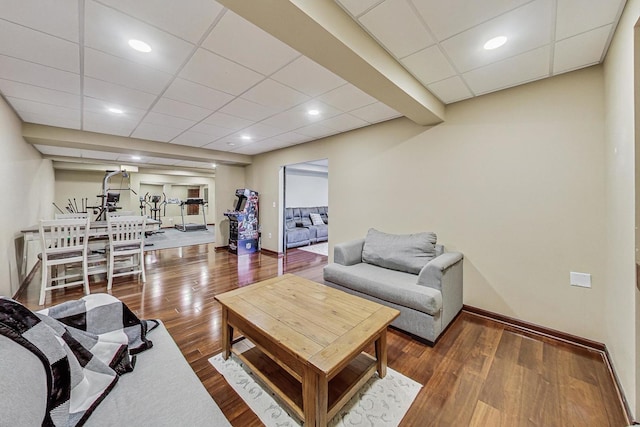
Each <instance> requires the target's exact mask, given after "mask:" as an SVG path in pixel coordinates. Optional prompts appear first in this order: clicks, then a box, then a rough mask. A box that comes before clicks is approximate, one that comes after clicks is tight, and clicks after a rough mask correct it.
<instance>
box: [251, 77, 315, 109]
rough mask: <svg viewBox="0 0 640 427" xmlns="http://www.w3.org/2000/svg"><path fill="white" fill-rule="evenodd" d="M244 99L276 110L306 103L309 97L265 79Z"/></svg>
mask: <svg viewBox="0 0 640 427" xmlns="http://www.w3.org/2000/svg"><path fill="white" fill-rule="evenodd" d="M242 98H244V99H246V100H249V101H252V102H255V103H257V104H260V105H264V106H266V107H272V108H274V109H276V110H283V109H288V108H291V107H293V106H294V105H298V104H300V103H302V102H305V101H307V100H308V99H309V97H308V96H307V95H305V94H303V93H301V92H298V91H297V90H294V89H291V88H290V87H287V86H285V85H283V84H282V83H278V82H276V81H274V80H271V79H265V80H263V81H261V82H260V83H258V84H257V85H256V86H254V87H253V88H251V89H249V90H248V91H247V92H245V93H243V94H242Z"/></svg>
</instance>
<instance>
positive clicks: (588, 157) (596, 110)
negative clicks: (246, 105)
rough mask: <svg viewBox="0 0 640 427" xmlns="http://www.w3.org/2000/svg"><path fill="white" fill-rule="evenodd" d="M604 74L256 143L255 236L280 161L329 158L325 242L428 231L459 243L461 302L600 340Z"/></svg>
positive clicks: (267, 217)
mask: <svg viewBox="0 0 640 427" xmlns="http://www.w3.org/2000/svg"><path fill="white" fill-rule="evenodd" d="M602 82H603V76H602V68H601V67H592V68H589V69H586V70H582V71H578V72H574V73H570V74H566V75H562V76H559V77H556V78H552V79H548V80H544V81H539V82H535V83H531V84H528V85H525V86H521V87H517V88H513V89H509V90H504V91H501V92H498V93H494V94H491V95H486V96H482V97H479V98H476V99H472V100H468V101H465V102H460V103H457V104H453V105H451V106H449V107H448V109H447V121H446V122H445V123H443V124H441V125H438V126H436V127H433V128H430V129H428V128H423V127H420V126H417V125H415V124H413V123H412V122H410V121H409V120H407V119H397V120H394V121H390V122H386V123H382V124H379V125H375V126H370V127H367V128H362V129H359V130H356V131H352V132H349V133H345V134H341V135H337V136H334V137H330V138H327V139H325V140H322V141H318V142H313V143H309V144H303V145H299V146H296V147H292V148H289V149H284V150H280V151H277V152H272V153H266V154H264V155H260V156H256V157H255V158H254V163H253V164H252V165H251V166H247V185H248V186H249V187H251V188H255V189H256V190H257V191H259V192H260V195H261V205H262V206H263V209H262V210H261V214H260V219H261V222H262V227H263V247H265V248H267V249H271V250H276V248H277V239H271V240H269V239H265V238H264V236H265V233H268V232H271V233H273V234H274V236H276V235H277V233H278V229H277V228H278V227H277V223H278V218H277V209H275V208H272V207H271V203H272V201H276V202H278V197H277V195H278V169H279V167H280V166H282V165H284V164H290V163H298V162H302V161H309V160H314V159H320V158H328V159H329V206H330V210H331V221H330V222H329V228H330V229H329V240H330V245H331V246H333V245H334V244H335V243H337V242H342V241H345V240H349V239H353V238H358V237H362V236H364V235H365V233H366V231H367V229H368V228H369V227H376V228H378V229H380V230H383V231H386V232H393V233H410V232H416V231H422V230H434V231H436V232H437V234H438V238H439V241H440V242H441V243H443V244H444V245H446V246H447V247H448V248H450V249H456V250H460V251H462V252H463V253H464V254H465V264H464V280H465V289H464V302H465V303H466V304H470V305H474V306H477V307H481V308H484V309H487V310H491V311H494V312H497V313H501V314H504V315H507V316H514V317H517V318H519V319H522V320H525V321H529V322H533V323H536V324H540V325H543V326H547V327H550V328H554V329H559V330H562V331H565V332H568V333H572V334H576V335H579V336H582V337H586V338H590V339H594V340H597V341H601V342H602V341H606V335H605V330H604V327H603V321H604V317H605V316H606V313H604V311H603V310H602V301H603V300H604V297H605V295H606V287H607V283H606V281H605V268H604V258H603V256H602V253H603V248H604V246H605V230H604V219H605V206H604V200H605V197H604V196H605V187H604V173H605V170H604V164H603V161H602V158H603V156H604V147H605V144H604V109H603V105H604V98H603V84H602ZM265 206H266V207H265ZM570 271H578V272H586V273H591V274H592V275H593V288H592V289H583V288H577V287H571V286H569V272H570Z"/></svg>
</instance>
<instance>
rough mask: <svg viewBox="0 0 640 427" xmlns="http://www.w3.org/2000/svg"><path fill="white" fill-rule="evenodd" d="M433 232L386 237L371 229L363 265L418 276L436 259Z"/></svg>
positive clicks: (384, 234)
mask: <svg viewBox="0 0 640 427" xmlns="http://www.w3.org/2000/svg"><path fill="white" fill-rule="evenodd" d="M436 240H437V236H436V234H435V233H433V232H424V233H415V234H387V233H383V232H381V231H378V230H376V229H373V228H371V229H369V232H368V233H367V237H365V239H364V247H363V249H362V261H363V262H366V263H368V264H373V265H377V266H379V267H384V268H389V269H391V270H398V271H404V272H407V273H412V274H418V273H420V270H422V267H424V266H425V265H426V264H427V263H428V262H429V261H431V260H432V259H433V258H435V256H436V248H435V244H436Z"/></svg>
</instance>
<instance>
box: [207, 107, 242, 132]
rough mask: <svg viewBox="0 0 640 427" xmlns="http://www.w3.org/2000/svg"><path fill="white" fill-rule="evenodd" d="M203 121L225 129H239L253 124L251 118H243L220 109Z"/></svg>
mask: <svg viewBox="0 0 640 427" xmlns="http://www.w3.org/2000/svg"><path fill="white" fill-rule="evenodd" d="M203 123H207V124H210V125H214V126H218V127H222V128H225V129H231V130H239V129H243V128H246V127H247V126H251V124H252V123H253V122H252V121H251V120H247V119H242V118H240V117H236V116H232V115H230V114H225V113H221V112H219V111H218V112H215V113H213V114H212V115H210V116H209V117H207V118H206V119H204V120H203Z"/></svg>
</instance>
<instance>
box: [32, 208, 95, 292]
mask: <svg viewBox="0 0 640 427" xmlns="http://www.w3.org/2000/svg"><path fill="white" fill-rule="evenodd" d="M40 240H41V243H42V252H41V253H40V255H39V258H40V259H41V262H42V284H41V287H40V302H39V304H40V305H43V304H44V300H45V294H46V292H47V291H50V290H53V289H61V288H66V287H69V286H75V285H83V286H84V293H85V295H89V293H90V291H89V277H88V274H87V272H88V265H87V244H88V240H89V218H84V219H80V218H76V219H53V220H41V221H40ZM77 267H80V269H81V271H80V272H77V271H76V272H73V268H77ZM73 278H75V280H73V281H68V280H69V279H73ZM60 282H62V283H60Z"/></svg>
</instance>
